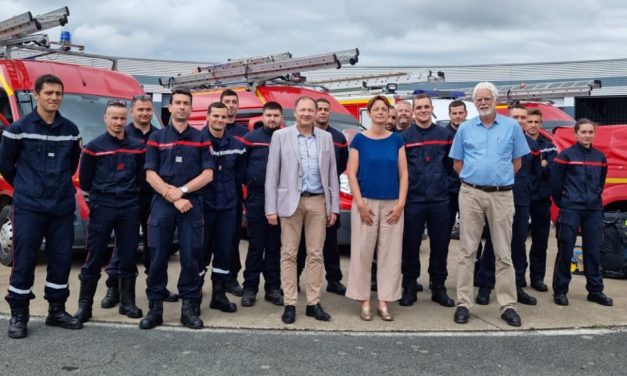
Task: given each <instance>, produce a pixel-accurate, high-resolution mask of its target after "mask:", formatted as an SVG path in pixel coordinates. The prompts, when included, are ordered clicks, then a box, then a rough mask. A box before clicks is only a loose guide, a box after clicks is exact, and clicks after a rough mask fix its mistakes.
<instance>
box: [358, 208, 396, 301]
mask: <svg viewBox="0 0 627 376" xmlns="http://www.w3.org/2000/svg"><path fill="white" fill-rule="evenodd" d="M364 202H365V203H366V205H368V207H369V208H370V209H371V210H372V211H373V212H374V221H373V223H372V225H370V226H368V225H366V224H365V223H363V222H362V220H361V217H360V215H359V209H357V204H356V203H355V201H353V205H352V208H351V260H350V267H349V270H348V286H347V288H346V297H348V298H351V299H355V300H361V301H363V300H369V299H370V273H371V266H372V257H373V255H374V250H375V246H376V249H377V293H378V296H379V300H383V301H386V302H391V301H395V300H398V299H400V298H401V259H402V249H403V222H404V214H401V217H400V218H399V220H398V222H396V223H395V224H392V225H390V224H387V223H386V214H387V213H388V212H389V211H390V210H392V208H393V207H394V205H395V204H396V200H373V199H366V198H364Z"/></svg>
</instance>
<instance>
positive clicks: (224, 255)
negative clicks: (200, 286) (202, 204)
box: [203, 209, 239, 280]
mask: <svg viewBox="0 0 627 376" xmlns="http://www.w3.org/2000/svg"><path fill="white" fill-rule="evenodd" d="M237 212H238V209H227V210H205V211H204V219H205V230H204V233H205V238H204V240H203V266H205V267H206V266H208V265H209V263H211V279H212V280H227V279H229V277H230V271H231V270H230V268H231V267H232V265H233V264H232V260H233V251H234V248H233V239H234V238H235V237H237V239H239V236H238V235H239V231H238V228H237Z"/></svg>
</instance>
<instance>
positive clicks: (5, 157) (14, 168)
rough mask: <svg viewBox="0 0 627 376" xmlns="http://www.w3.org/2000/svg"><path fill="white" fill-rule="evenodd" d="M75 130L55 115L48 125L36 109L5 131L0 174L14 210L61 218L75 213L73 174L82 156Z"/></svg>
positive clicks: (72, 124) (69, 123)
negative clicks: (11, 195)
mask: <svg viewBox="0 0 627 376" xmlns="http://www.w3.org/2000/svg"><path fill="white" fill-rule="evenodd" d="M79 142H80V137H79V135H78V127H77V126H76V124H74V123H73V122H71V121H70V120H68V119H66V118H64V117H63V116H61V114H60V113H59V112H57V114H56V116H55V119H54V122H53V123H52V124H47V123H46V122H45V121H44V120H43V119H42V118H41V117H40V116H39V114H38V113H37V108H35V109H33V111H32V112H31V113H29V114H28V115H26V116H24V117H23V118H21V119H20V120H18V121H16V122H15V123H13V124H11V126H10V127H9V129H7V130H6V131H4V133H3V137H2V145H1V146H0V173H2V176H3V177H4V178H5V180H6V181H7V182H8V183H9V184H11V185H12V186H13V188H14V189H15V191H14V193H13V205H14V206H15V207H19V208H23V209H27V210H32V211H38V212H47V213H53V214H58V215H64V214H69V213H72V212H74V209H75V208H76V202H75V199H74V194H75V193H76V189H75V188H74V184H73V183H72V175H73V174H74V172H76V168H77V167H78V160H79V157H80V154H81V149H80V144H79Z"/></svg>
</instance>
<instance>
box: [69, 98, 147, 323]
mask: <svg viewBox="0 0 627 376" xmlns="http://www.w3.org/2000/svg"><path fill="white" fill-rule="evenodd" d="M104 122H105V125H106V129H107V131H106V133H105V134H103V135H101V136H100V137H98V138H96V139H94V140H93V141H91V142H90V143H88V144H87V145H86V146H85V148H83V154H82V157H81V163H80V168H79V182H80V188H81V190H82V191H83V192H87V193H88V194H89V208H90V210H89V224H88V227H87V251H88V254H87V259H86V260H85V263H84V264H83V267H82V268H81V274H80V276H79V279H80V281H81V289H80V294H79V297H78V311H77V312H76V314H75V315H74V317H75V318H76V319H78V320H80V321H81V322H86V321H87V320H89V319H90V318H91V316H92V305H93V303H94V294H95V293H96V288H97V287H98V280H99V279H100V270H101V269H102V267H103V266H105V265H106V263H107V261H109V259H110V258H111V255H112V251H111V250H109V249H108V244H109V240H110V239H111V231H115V249H116V252H117V255H118V258H119V263H118V265H119V273H120V295H121V301H120V309H119V312H120V314H123V315H126V316H128V317H131V318H139V317H142V315H143V313H142V310H141V309H139V308H137V306H136V305H135V280H136V278H137V266H136V263H135V261H136V254H137V244H138V242H139V234H138V233H137V229H138V227H139V187H140V186H141V185H142V184H143V181H144V160H145V155H146V149H145V147H144V145H143V144H142V143H141V142H139V141H137V140H136V139H134V138H132V137H129V136H128V135H127V134H126V132H125V131H124V125H125V123H126V103H123V102H120V101H117V102H116V101H111V102H109V103H108V104H107V107H106V109H105V115H104Z"/></svg>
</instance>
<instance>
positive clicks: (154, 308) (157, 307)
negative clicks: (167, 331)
mask: <svg viewBox="0 0 627 376" xmlns="http://www.w3.org/2000/svg"><path fill="white" fill-rule="evenodd" d="M161 324H163V300H151V301H150V303H148V313H147V314H146V317H144V318H143V319H142V321H140V322H139V328H140V329H152V328H154V327H156V326H159V325H161Z"/></svg>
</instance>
